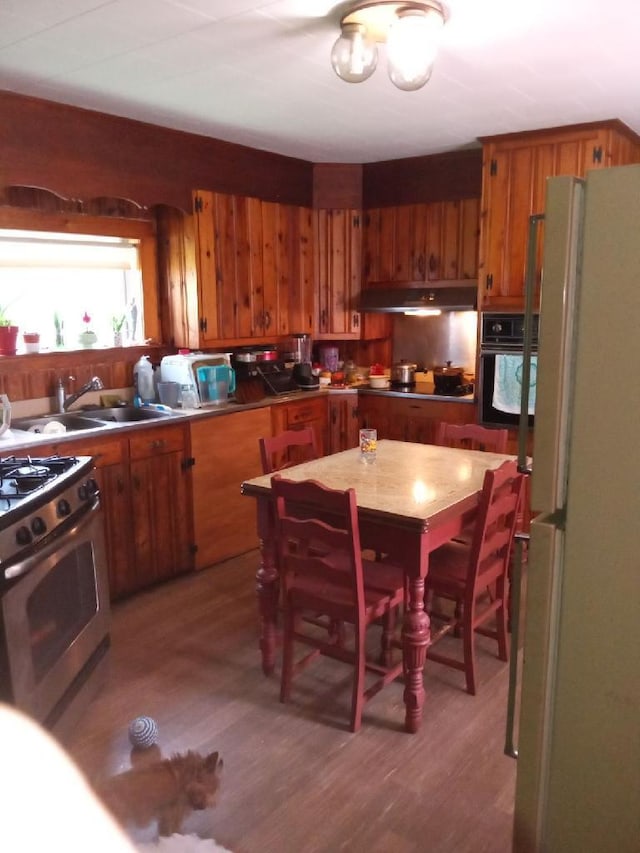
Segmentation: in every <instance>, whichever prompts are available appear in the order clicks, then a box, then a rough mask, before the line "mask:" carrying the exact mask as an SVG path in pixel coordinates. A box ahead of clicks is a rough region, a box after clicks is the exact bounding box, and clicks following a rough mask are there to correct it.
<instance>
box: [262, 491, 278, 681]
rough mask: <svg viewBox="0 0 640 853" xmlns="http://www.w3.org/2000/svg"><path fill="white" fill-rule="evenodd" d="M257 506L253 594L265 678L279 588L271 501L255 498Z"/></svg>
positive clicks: (272, 656) (271, 659) (272, 654)
mask: <svg viewBox="0 0 640 853" xmlns="http://www.w3.org/2000/svg"><path fill="white" fill-rule="evenodd" d="M257 504H258V535H259V536H260V566H259V567H258V571H257V573H256V592H257V593H258V613H259V615H260V651H261V652H262V671H263V672H264V674H265V675H271V673H272V672H273V670H274V669H275V662H276V624H277V616H278V598H279V588H280V586H279V582H278V581H279V578H278V569H277V567H276V561H275V543H274V538H273V518H272V513H271V501H270V500H268V499H263V498H258V500H257Z"/></svg>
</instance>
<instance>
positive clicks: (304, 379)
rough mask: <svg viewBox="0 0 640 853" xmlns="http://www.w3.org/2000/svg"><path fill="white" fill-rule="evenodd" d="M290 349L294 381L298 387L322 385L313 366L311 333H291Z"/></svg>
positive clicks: (307, 388) (306, 388) (307, 387)
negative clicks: (314, 373)
mask: <svg viewBox="0 0 640 853" xmlns="http://www.w3.org/2000/svg"><path fill="white" fill-rule="evenodd" d="M290 349H291V354H292V361H293V381H294V382H295V383H296V385H297V386H298V388H301V389H303V390H313V389H315V388H319V387H320V380H319V378H318V377H317V376H314V375H313V370H312V367H311V335H307V334H304V333H302V332H301V333H299V334H294V335H291V340H290Z"/></svg>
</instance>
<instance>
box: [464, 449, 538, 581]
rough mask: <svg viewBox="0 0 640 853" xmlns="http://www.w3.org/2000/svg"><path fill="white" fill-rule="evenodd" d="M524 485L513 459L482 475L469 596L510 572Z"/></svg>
mask: <svg viewBox="0 0 640 853" xmlns="http://www.w3.org/2000/svg"><path fill="white" fill-rule="evenodd" d="M523 482H524V476H523V475H522V474H521V473H519V471H518V466H517V463H516V461H515V460H513V461H511V460H509V461H507V462H503V463H502V465H500V467H499V468H496V469H494V470H492V471H487V472H486V473H485V475H484V481H483V485H482V492H481V495H480V502H479V504H478V513H477V516H476V522H475V530H474V535H473V541H472V544H471V551H470V560H469V572H470V575H471V576H472V577H470V578H469V579H468V580H471V581H472V583H469V584H468V590H467V592H468V593H469V594H470V595H473V591H474V589H477V588H478V587H480V586H482V587H486V586H487V585H488V584H490V583H492V582H493V581H494V580H496V579H497V578H499V577H500V576H505V575H506V573H507V571H508V569H509V560H510V557H511V549H512V546H513V537H514V534H515V531H516V522H517V518H518V510H519V508H520V501H521V498H522V487H523Z"/></svg>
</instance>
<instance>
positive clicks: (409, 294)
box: [360, 280, 478, 314]
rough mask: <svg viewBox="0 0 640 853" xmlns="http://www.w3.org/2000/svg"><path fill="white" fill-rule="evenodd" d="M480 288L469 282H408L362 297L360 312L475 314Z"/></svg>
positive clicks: (373, 290) (372, 291)
mask: <svg viewBox="0 0 640 853" xmlns="http://www.w3.org/2000/svg"><path fill="white" fill-rule="evenodd" d="M477 305H478V286H477V284H476V283H471V282H469V281H467V280H464V281H452V282H433V283H432V284H430V285H426V284H424V282H420V283H419V284H418V283H414V282H407V283H406V284H404V283H395V284H391V283H390V284H389V285H388V286H385V285H382V286H377V287H375V288H371V289H368V290H363V291H362V293H361V294H360V311H375V312H378V313H386V314H394V313H395V314H400V313H405V312H410V313H413V312H420V311H423V310H424V311H428V310H429V309H434V310H439V311H475V310H476V308H477Z"/></svg>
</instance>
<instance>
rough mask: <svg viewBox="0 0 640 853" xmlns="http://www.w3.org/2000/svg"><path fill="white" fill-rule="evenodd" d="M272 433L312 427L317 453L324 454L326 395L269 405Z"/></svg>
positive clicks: (325, 447) (327, 444)
mask: <svg viewBox="0 0 640 853" xmlns="http://www.w3.org/2000/svg"><path fill="white" fill-rule="evenodd" d="M271 427H272V433H271V434H272V435H278V433H280V432H284V431H285V430H288V429H304V428H305V427H313V430H314V432H315V434H316V443H317V445H318V453H319V454H320V456H324V455H325V454H326V453H327V452H328V450H327V448H328V446H329V442H328V440H327V400H326V395H325V394H322V395H320V396H318V397H310V398H307V399H303V400H293V401H288V402H286V403H280V404H278V405H274V406H272V407H271Z"/></svg>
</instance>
